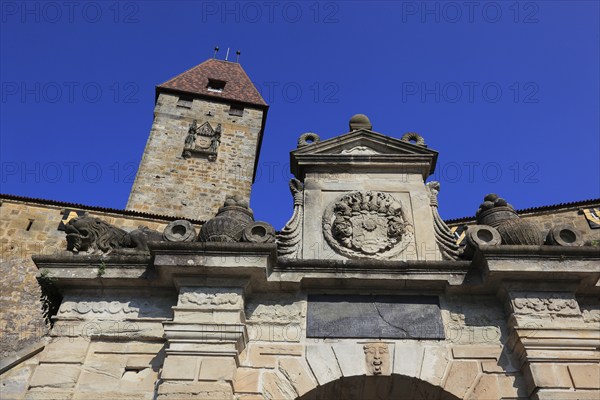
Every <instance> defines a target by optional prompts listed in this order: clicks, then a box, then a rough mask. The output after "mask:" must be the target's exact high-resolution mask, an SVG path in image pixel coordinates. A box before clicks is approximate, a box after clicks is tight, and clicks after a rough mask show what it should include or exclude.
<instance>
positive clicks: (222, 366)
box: [198, 357, 236, 381]
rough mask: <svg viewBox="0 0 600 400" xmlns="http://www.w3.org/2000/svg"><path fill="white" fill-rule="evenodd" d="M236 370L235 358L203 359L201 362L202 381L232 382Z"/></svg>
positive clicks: (200, 376) (199, 376) (199, 378)
mask: <svg viewBox="0 0 600 400" xmlns="http://www.w3.org/2000/svg"><path fill="white" fill-rule="evenodd" d="M235 370H236V365H235V360H234V359H233V357H203V358H202V360H201V361H200V373H199V375H198V380H201V381H231V380H233V375H234V373H235Z"/></svg>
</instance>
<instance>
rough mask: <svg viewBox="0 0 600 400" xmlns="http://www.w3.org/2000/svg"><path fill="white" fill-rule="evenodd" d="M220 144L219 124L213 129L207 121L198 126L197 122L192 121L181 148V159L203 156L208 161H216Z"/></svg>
mask: <svg viewBox="0 0 600 400" xmlns="http://www.w3.org/2000/svg"><path fill="white" fill-rule="evenodd" d="M220 144H221V124H218V125H217V127H216V128H214V129H213V127H212V126H211V124H210V123H209V122H208V121H207V122H205V123H203V124H202V125H200V126H198V121H196V120H194V122H192V124H191V125H190V127H189V129H188V134H187V136H186V137H185V143H184V146H183V157H185V158H189V157H191V156H192V155H200V156H202V155H204V156H206V157H207V158H208V159H209V160H210V161H215V160H216V159H217V154H218V152H219V145H220Z"/></svg>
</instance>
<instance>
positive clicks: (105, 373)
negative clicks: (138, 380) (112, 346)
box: [77, 354, 125, 392]
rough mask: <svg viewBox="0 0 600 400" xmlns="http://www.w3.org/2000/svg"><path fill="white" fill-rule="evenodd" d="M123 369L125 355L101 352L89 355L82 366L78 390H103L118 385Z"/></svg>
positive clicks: (112, 388) (111, 388)
mask: <svg viewBox="0 0 600 400" xmlns="http://www.w3.org/2000/svg"><path fill="white" fill-rule="evenodd" d="M124 371H125V357H123V356H121V355H118V354H102V355H95V356H93V357H91V359H90V360H88V361H87V362H86V363H85V364H84V365H83V367H82V372H81V376H80V377H79V382H78V386H77V387H78V390H81V391H85V392H104V391H107V390H114V389H115V388H116V387H118V386H119V382H120V381H121V376H123V372H124Z"/></svg>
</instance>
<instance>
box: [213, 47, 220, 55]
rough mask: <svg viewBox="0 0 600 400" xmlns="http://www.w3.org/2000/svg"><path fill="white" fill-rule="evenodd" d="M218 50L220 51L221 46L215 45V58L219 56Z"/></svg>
mask: <svg viewBox="0 0 600 400" xmlns="http://www.w3.org/2000/svg"><path fill="white" fill-rule="evenodd" d="M218 51H219V46H215V54H213V58H217V53H218Z"/></svg>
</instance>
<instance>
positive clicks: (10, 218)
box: [0, 200, 169, 359]
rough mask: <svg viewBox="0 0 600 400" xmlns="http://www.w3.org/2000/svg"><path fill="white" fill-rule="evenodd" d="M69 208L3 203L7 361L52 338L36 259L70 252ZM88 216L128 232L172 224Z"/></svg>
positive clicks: (0, 343)
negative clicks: (65, 221)
mask: <svg viewBox="0 0 600 400" xmlns="http://www.w3.org/2000/svg"><path fill="white" fill-rule="evenodd" d="M70 209H73V210H75V209H76V208H70ZM63 210H64V207H62V206H53V205H44V204H34V203H26V202H20V201H13V200H2V202H1V206H0V246H1V247H0V249H1V252H0V276H2V279H0V332H1V336H0V354H1V355H2V358H3V359H4V358H6V357H9V356H12V355H14V354H15V353H16V352H17V351H19V350H21V349H23V348H25V347H27V346H29V345H31V344H33V343H35V342H37V341H39V340H40V339H41V338H42V337H43V336H44V335H46V334H47V329H48V327H47V326H46V324H45V322H44V318H43V315H42V303H41V300H40V296H41V290H40V287H39V285H38V282H37V280H36V279H35V277H36V275H37V274H38V270H37V268H36V267H35V265H34V263H33V261H32V260H31V256H32V255H34V254H44V255H49V254H55V253H57V252H60V251H64V250H65V249H66V240H65V233H64V232H63V231H59V230H57V228H58V226H59V223H60V221H61V219H62V218H63V214H62V211H63ZM88 215H90V216H92V217H98V218H101V219H102V220H104V221H106V222H108V223H109V224H113V225H115V226H118V227H120V228H122V229H124V230H126V231H130V230H133V229H136V228H137V227H138V226H139V225H145V226H148V227H149V228H151V229H155V230H158V231H159V232H162V231H163V229H164V227H165V226H166V225H167V223H168V222H169V221H166V220H165V221H160V220H152V219H150V218H142V217H135V216H125V215H119V214H112V213H104V212H98V211H88ZM30 222H31V226H29V224H30ZM28 226H29V229H27V228H28Z"/></svg>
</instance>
